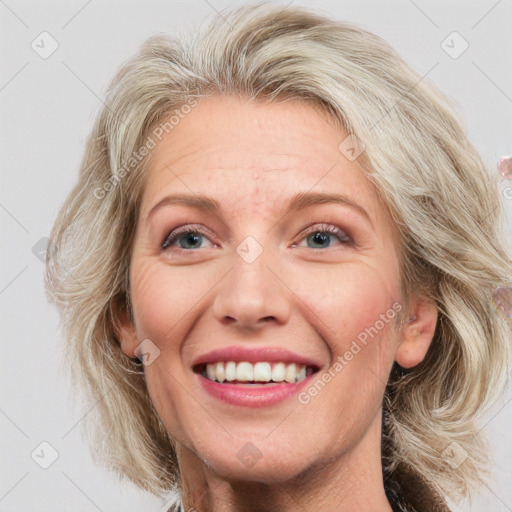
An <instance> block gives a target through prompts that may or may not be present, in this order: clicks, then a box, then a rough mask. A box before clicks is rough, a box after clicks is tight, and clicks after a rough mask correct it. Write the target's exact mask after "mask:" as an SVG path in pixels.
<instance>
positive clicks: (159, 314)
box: [132, 258, 204, 349]
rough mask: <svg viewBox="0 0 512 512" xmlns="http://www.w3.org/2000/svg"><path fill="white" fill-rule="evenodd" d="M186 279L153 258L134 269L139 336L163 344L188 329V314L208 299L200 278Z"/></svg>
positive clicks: (177, 271) (134, 305)
mask: <svg viewBox="0 0 512 512" xmlns="http://www.w3.org/2000/svg"><path fill="white" fill-rule="evenodd" d="M186 275H187V277H186V278H185V272H180V271H179V269H170V268H169V266H168V265H166V264H165V263H162V262H161V261H152V259H150V258H148V259H145V260H143V261H141V262H139V263H138V264H137V265H136V266H134V270H133V279H132V283H134V286H133V288H132V301H133V307H134V310H135V313H136V316H135V321H136V326H137V334H138V335H139V336H143V337H145V338H149V339H151V340H152V341H154V342H155V343H157V344H163V343H165V340H167V339H176V335H177V333H179V332H180V331H182V330H183V329H185V328H186V318H187V314H188V313H189V312H190V310H191V308H192V306H193V304H195V303H196V302H197V301H198V300H199V299H200V297H201V296H203V295H204V290H203V289H201V287H200V285H199V283H201V280H200V279H199V277H197V279H193V280H191V279H190V273H188V274H186ZM161 348H164V347H161ZM165 348H166V349H167V348H169V347H165Z"/></svg>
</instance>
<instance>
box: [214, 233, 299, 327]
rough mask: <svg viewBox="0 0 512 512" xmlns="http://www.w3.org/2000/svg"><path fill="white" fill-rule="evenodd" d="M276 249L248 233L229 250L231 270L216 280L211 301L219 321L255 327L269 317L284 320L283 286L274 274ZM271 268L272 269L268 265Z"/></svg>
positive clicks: (286, 300) (286, 307)
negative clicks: (216, 290)
mask: <svg viewBox="0 0 512 512" xmlns="http://www.w3.org/2000/svg"><path fill="white" fill-rule="evenodd" d="M277 257H278V255H277V251H274V250H272V249H270V248H268V247H264V246H263V245H262V244H260V242H259V241H257V240H256V239H255V238H253V237H251V236H248V237H247V238H245V239H244V240H243V241H242V242H241V243H240V244H239V245H238V246H237V247H236V248H235V250H234V251H233V254H232V259H231V270H230V272H229V273H228V274H227V275H226V276H225V278H224V279H223V280H222V282H221V283H220V287H219V288H218V290H219V291H218V293H217V295H216V296H215V299H214V304H213V312H214V316H215V317H216V318H217V319H218V320H219V321H222V322H226V321H227V320H229V321H231V322H236V323H238V324H239V325H240V326H244V327H258V326H259V325H262V324H264V323H266V322H268V321H270V320H274V321H277V322H278V323H284V322H286V321H287V319H288V316H289V309H290V304H289V297H288V294H287V293H286V292H287V290H286V287H285V286H283V284H282V283H281V282H280V281H279V279H277V277H276V276H275V275H274V272H276V269H277V268H279V267H280V265H279V263H277V264H276V261H277ZM269 267H270V268H273V267H275V268H273V271H271V270H270V268H269Z"/></svg>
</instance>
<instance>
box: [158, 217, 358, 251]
mask: <svg viewBox="0 0 512 512" xmlns="http://www.w3.org/2000/svg"><path fill="white" fill-rule="evenodd" d="M190 232H192V233H194V232H196V233H199V234H201V235H202V236H204V237H206V238H208V239H209V240H210V242H211V243H212V244H214V243H215V237H214V236H213V234H212V233H211V232H210V230H209V229H207V228H206V227H204V226H203V225H202V224H183V225H181V226H178V227H176V228H174V229H172V230H170V231H168V232H167V235H166V236H165V238H164V239H163V241H162V243H161V244H160V249H161V250H162V251H167V250H169V248H170V247H172V245H171V244H172V243H174V242H175V241H176V240H177V239H178V238H179V237H180V236H181V235H182V234H185V233H190ZM316 232H324V233H328V234H330V235H334V236H336V237H337V238H338V240H339V242H340V245H342V246H343V245H344V246H355V245H356V243H355V241H354V238H353V237H352V235H351V234H350V232H349V231H347V230H346V229H345V228H342V227H340V226H338V225H337V224H336V223H334V222H327V221H319V222H316V223H314V224H311V225H310V226H308V227H307V228H305V229H304V230H303V231H302V232H301V234H300V235H299V237H300V238H299V242H300V241H302V240H303V239H304V238H305V237H307V236H308V235H309V234H311V233H316ZM171 235H172V240H171V242H170V243H169V244H168V245H166V244H167V243H168V241H169V239H170V238H171ZM292 247H299V245H298V243H293V244H292ZM310 249H315V250H323V248H321V247H317V248H314V247H310ZM174 250H176V251H186V252H197V250H196V251H194V250H193V249H183V248H181V247H175V248H174Z"/></svg>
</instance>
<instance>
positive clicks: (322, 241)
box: [303, 224, 353, 249]
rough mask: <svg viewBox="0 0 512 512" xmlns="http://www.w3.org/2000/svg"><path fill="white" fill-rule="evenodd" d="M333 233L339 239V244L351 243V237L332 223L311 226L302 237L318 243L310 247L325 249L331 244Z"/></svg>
mask: <svg viewBox="0 0 512 512" xmlns="http://www.w3.org/2000/svg"><path fill="white" fill-rule="evenodd" d="M333 235H334V236H335V237H336V238H337V239H338V240H339V241H340V243H341V245H353V241H352V239H351V238H350V237H349V236H348V235H347V234H346V233H345V232H344V231H343V230H342V229H340V228H338V227H337V226H334V225H332V224H321V225H316V226H313V227H312V228H311V229H310V230H309V231H308V233H307V234H306V236H305V237H304V239H306V240H308V241H311V242H312V243H313V244H319V245H320V247H318V246H317V247H311V249H325V248H327V247H329V246H330V245H331V239H332V237H333ZM304 239H303V240H304ZM322 245H323V247H322Z"/></svg>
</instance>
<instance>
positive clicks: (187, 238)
mask: <svg viewBox="0 0 512 512" xmlns="http://www.w3.org/2000/svg"><path fill="white" fill-rule="evenodd" d="M203 239H206V235H205V234H204V233H203V232H202V231H201V230H199V229H191V228H190V227H187V226H185V227H184V228H179V229H176V230H175V231H172V232H171V233H170V234H169V235H168V236H167V237H166V239H165V240H164V241H163V243H162V249H168V248H169V247H171V246H172V245H174V244H175V242H176V241H178V242H179V244H180V247H177V249H183V250H189V249H200V248H201V242H202V241H203Z"/></svg>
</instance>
